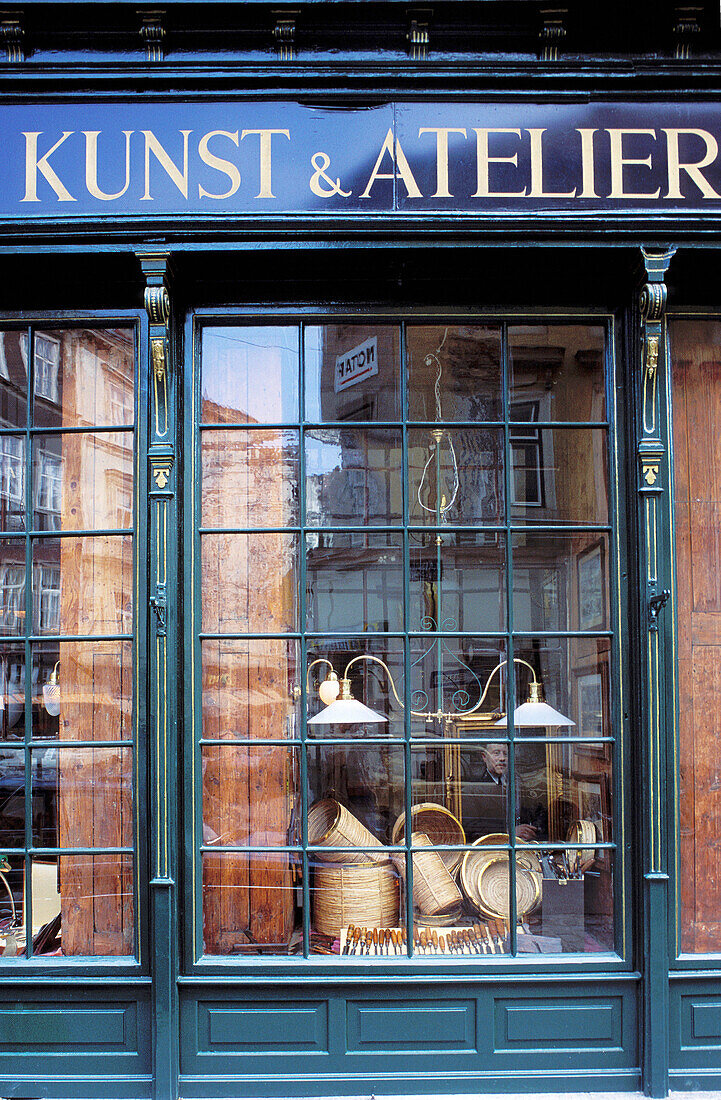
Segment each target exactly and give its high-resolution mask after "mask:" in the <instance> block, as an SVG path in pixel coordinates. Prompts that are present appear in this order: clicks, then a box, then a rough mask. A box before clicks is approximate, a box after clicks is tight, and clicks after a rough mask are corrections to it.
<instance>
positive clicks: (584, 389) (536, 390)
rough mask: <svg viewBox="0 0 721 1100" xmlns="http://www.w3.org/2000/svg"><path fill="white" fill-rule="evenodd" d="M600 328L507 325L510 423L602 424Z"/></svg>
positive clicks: (601, 347) (602, 374) (603, 379)
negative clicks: (578, 422)
mask: <svg viewBox="0 0 721 1100" xmlns="http://www.w3.org/2000/svg"><path fill="white" fill-rule="evenodd" d="M604 344H605V341H604V330H603V327H602V326H601V325H563V324H561V325H556V324H551V325H511V326H510V327H509V329H508V347H509V355H510V365H511V409H510V413H511V420H527V421H541V422H543V421H544V420H567V421H579V420H605V419H606V404H605V370H604V350H605V349H604Z"/></svg>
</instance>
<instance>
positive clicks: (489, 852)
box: [458, 833, 542, 907]
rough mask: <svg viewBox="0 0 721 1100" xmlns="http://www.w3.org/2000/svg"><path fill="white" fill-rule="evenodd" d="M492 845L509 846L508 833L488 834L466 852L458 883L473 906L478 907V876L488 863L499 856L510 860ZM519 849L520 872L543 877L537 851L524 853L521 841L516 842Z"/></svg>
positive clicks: (518, 865) (517, 855) (518, 866)
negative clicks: (529, 872)
mask: <svg viewBox="0 0 721 1100" xmlns="http://www.w3.org/2000/svg"><path fill="white" fill-rule="evenodd" d="M491 844H508V833H488V834H487V835H486V836H482V837H479V839H478V840H476V841H474V842H473V850H472V851H469V852H466V853H465V854H464V856H463V860H462V862H461V869H460V873H459V875H458V881H459V882H460V884H461V888H462V890H463V893H464V894H465V895H466V897H467V898H468V900H469V901H470V902H472V904H473V905H475V906H476V907H478V876H479V875H480V873H481V872H482V870H483V868H484V867H485V866H486V864H487V863H490V861H491V860H493V859H498V858H499V856H500V857H503V858H505V859H507V858H508V853H507V852H499V851H496V850H494V849H493V848H490V847H487V846H488V845H491ZM516 844H517V845H519V847H518V848H517V850H516V867H517V868H518V869H519V870H523V871H531V872H532V873H533V874H536V875H541V874H542V867H541V861H540V859H539V857H538V854H537V853H536V852H535V851H532V850H531V851H524V850H523V845H522V842H521V841H516Z"/></svg>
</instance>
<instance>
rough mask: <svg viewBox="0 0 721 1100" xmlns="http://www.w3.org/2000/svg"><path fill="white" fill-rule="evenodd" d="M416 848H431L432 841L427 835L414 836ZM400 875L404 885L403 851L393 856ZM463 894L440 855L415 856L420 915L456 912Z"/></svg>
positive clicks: (415, 899) (415, 893) (416, 900)
mask: <svg viewBox="0 0 721 1100" xmlns="http://www.w3.org/2000/svg"><path fill="white" fill-rule="evenodd" d="M411 846H412V847H413V848H430V847H431V841H430V840H429V838H428V837H427V836H426V835H425V833H411ZM393 862H394V863H395V865H396V867H397V869H398V872H399V874H400V876H401V878H402V879H403V881H404V882H405V877H406V860H405V856H404V855H403V853H401V852H396V853H395V854H394V856H393ZM462 901H463V895H462V894H461V892H460V890H459V889H458V887H457V886H456V884H455V882H454V881H453V878H452V877H451V873H450V871H449V870H448V868H447V867H446V865H445V863H444V862H443V860H442V859H441V856H440V853H439V852H414V853H413V905H414V906H415V908H416V909H417V910H418V911H419V913H427V914H429V915H431V916H432V915H435V914H437V913H448V912H450V911H451V910H455V909H457V907H458V905H459V904H460V903H462Z"/></svg>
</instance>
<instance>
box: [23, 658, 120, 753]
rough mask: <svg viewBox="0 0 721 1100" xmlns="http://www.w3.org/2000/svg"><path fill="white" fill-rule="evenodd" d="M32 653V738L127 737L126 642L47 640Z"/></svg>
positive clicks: (107, 739) (76, 739)
mask: <svg viewBox="0 0 721 1100" xmlns="http://www.w3.org/2000/svg"><path fill="white" fill-rule="evenodd" d="M32 653H33V666H32V669H33V671H32V676H33V729H32V736H33V739H34V740H36V741H39V740H45V739H54V738H56V737H60V738H61V739H66V740H73V741H129V740H131V739H132V736H133V699H132V660H133V647H132V642H130V641H127V642H120V641H115V642H101V641H97V642H96V641H92V642H52V643H44V644H41V645H33V647H32Z"/></svg>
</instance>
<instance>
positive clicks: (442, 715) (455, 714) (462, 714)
mask: <svg viewBox="0 0 721 1100" xmlns="http://www.w3.org/2000/svg"><path fill="white" fill-rule="evenodd" d="M321 660H322V658H321ZM360 661H374V662H375V663H376V664H378V665H380V666H381V668H382V669H384V670H385V672H386V674H387V676H388V679H389V681H390V685H391V690H392V692H393V695H394V697H395V699H396V702H397V703H398V705H399V707H401V709H402V710H405V709H406V708H405V703H404V702H403V700H402V699H401V698H400V696H399V695H398V692H397V691H396V685H395V682H394V680H393V674H392V673H391V670H390V669H389V668H388V665H387V664H386V663H385V661H382V660H381V659H380V657H374V656H373V654H372V653H360V654H359V655H358V656H357V657H352V658H351V659H350V661H349V662H348V664H347V665H346V666H345V671H344V673H343V679H342V680H341V685H342V689H343V688H344V689H345V690H347V691H348V692H349V691H350V679H349V676H348V672H349V670H350V668H351V666H352V665H355V664H357V663H358V662H360ZM328 663H330V662H328ZM513 663H514V665H515V664H518V665H525V667H526V668H527V669H530V672H531V676H532V677H533V683H534V684H537V683H538V680H537V679H536V671H535V669H534V667H533V665H530V664H529V663H528V661H524V660H523V658H522V657H514V658H513ZM313 664H317V662H316V661H314V662H313ZM507 664H508V658H506V659H505V660H503V661H500V662H499V663H498V664H497V665H496V667H495V668H494V669H492V670H491V672H490V673H489V675H488V679H487V680H486V683H485V687H484V688H483V692H482V694H481V697H480V699H479V700H478V702H477V703H475V704H474V706H472V707H471V709H470V710H463V711H442V710H438V711H427V712H423V711H417V710H409V713H410V714H411V715H412V716H413V717H414V718H424V719H425V720H426V721H430V720H431V719H433V718H436V719H438V721H439V722H440V721H444V720H448V719H452V718H469V717H470V716H471V715H472V714H475V713H476V711H477V710H480V708H481V707H482V706H483V700H484V699H485V698H486V695H487V694H488V689H489V687H490V686H491V680H492V679H493V677H494V676H495V675H496V673H497V672H499V671H500V669H502V668H503V667H504V666H505V665H507ZM312 667H313V665H310V666H309V671H310V669H311V668H312Z"/></svg>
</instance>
